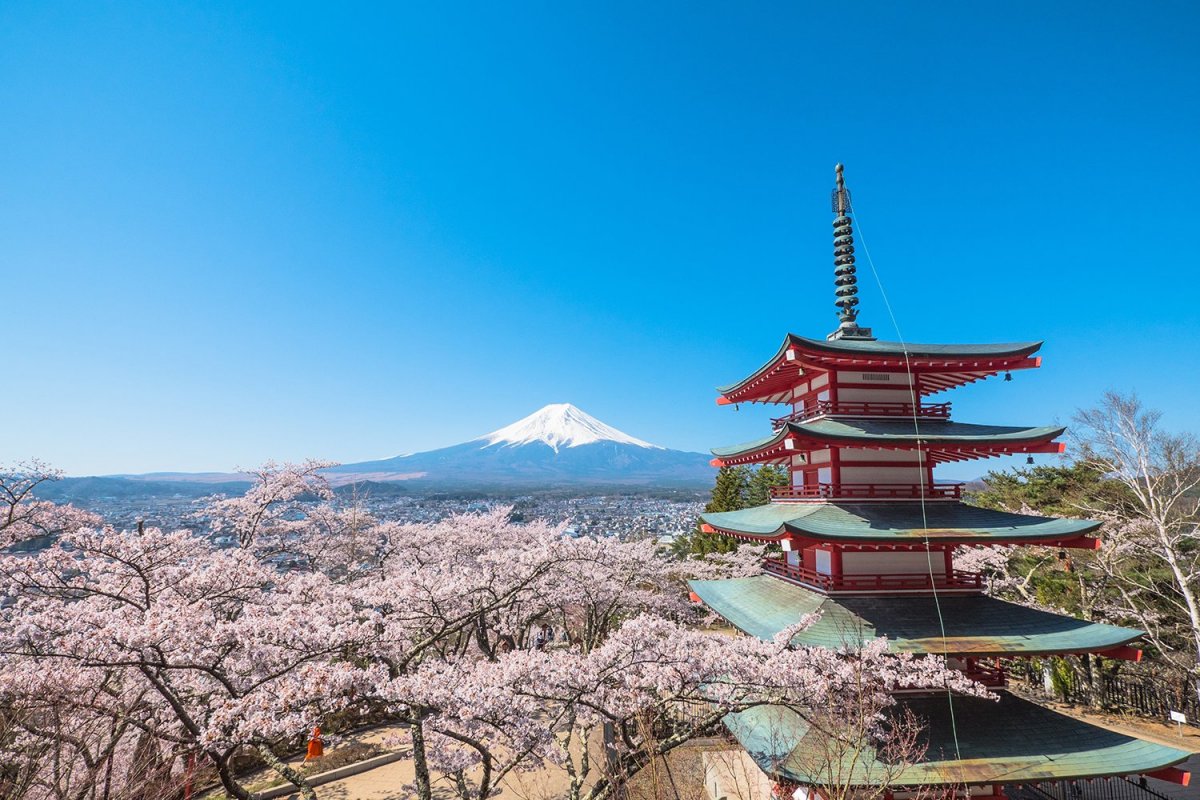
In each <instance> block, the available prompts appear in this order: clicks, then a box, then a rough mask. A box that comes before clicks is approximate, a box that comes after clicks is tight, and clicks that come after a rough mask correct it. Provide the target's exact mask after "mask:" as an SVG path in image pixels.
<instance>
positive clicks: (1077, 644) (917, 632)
mask: <svg viewBox="0 0 1200 800" xmlns="http://www.w3.org/2000/svg"><path fill="white" fill-rule="evenodd" d="M688 585H689V586H690V587H691V589H692V591H694V592H695V593H696V594H697V595H699V596H700V599H701V600H703V601H704V603H705V605H707V606H708V607H709V608H711V609H712V610H713V611H715V612H717V613H718V614H720V615H721V616H722V617H724V618H725V619H726V620H728V621H729V623H730V624H731V625H733V626H734V627H736V628H738V629H739V630H742V631H745V632H746V633H748V634H750V635H751V636H756V637H758V638H759V639H768V640H769V639H772V638H774V637H775V635H776V634H777V633H779V632H780V631H781V630H783V629H784V628H786V627H788V626H789V625H793V624H795V623H796V622H799V621H800V619H801V618H802V617H803V616H804V615H806V614H811V613H813V612H820V613H821V618H820V620H818V621H817V622H816V623H814V624H813V625H811V626H809V627H808V628H806V629H805V630H803V631H801V632H800V633H799V634H798V635H797V636H796V638H795V639H794V641H795V642H796V643H797V644H804V645H815V646H819V647H831V648H838V647H841V646H843V645H858V644H860V643H862V642H864V641H869V640H871V639H875V638H877V637H880V636H886V637H887V639H888V646H889V648H890V649H891V650H893V651H895V652H908V653H937V654H941V655H970V656H1036V655H1044V654H1046V653H1094V652H1099V651H1102V650H1108V649H1109V648H1112V647H1118V646H1120V645H1123V644H1126V643H1128V642H1131V641H1133V640H1135V639H1138V638H1140V637H1141V636H1142V631H1138V630H1133V629H1132V628H1118V627H1115V626H1113V625H1102V624H1098V623H1094V622H1087V621H1086V620H1081V619H1075V618H1074V617H1068V616H1065V615H1062V614H1051V613H1048V612H1046V611H1038V610H1037V609H1034V608H1027V607H1025V606H1019V605H1016V604H1014V603H1007V602H1005V601H1003V600H997V599H996V598H994V597H986V596H984V595H968V596H944V597H940V598H938V600H937V603H938V604H939V605H940V606H941V614H942V620H943V622H944V624H945V626H946V637H945V639H943V638H942V631H941V628H940V627H939V625H938V609H937V607H935V605H934V599H933V598H932V597H914V596H904V595H901V596H892V597H877V596H858V597H847V596H841V597H837V598H832V597H829V596H827V595H823V594H820V593H819V592H814V591H811V590H809V589H805V588H804V587H802V586H797V585H796V584H794V583H789V582H787V581H784V580H781V579H779V578H775V577H772V576H769V575H759V576H757V577H753V578H735V579H732V580H722V581H691V582H690V583H689V584H688Z"/></svg>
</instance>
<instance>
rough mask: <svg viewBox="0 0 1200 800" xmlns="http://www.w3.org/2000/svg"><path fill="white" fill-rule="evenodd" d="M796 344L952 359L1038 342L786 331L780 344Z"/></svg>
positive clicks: (1033, 347)
mask: <svg viewBox="0 0 1200 800" xmlns="http://www.w3.org/2000/svg"><path fill="white" fill-rule="evenodd" d="M788 345H797V346H799V347H802V348H804V349H805V350H822V351H824V352H827V353H833V354H835V355H862V354H872V355H896V356H903V355H904V354H905V352H907V353H908V357H909V358H922V357H929V358H936V359H939V360H941V359H946V360H953V359H954V357H955V356H962V357H963V358H1005V357H1010V358H1011V357H1014V356H1027V355H1029V354H1031V353H1036V352H1037V351H1038V349H1039V348H1040V347H1041V346H1042V343H1041V342H1005V343H1001V344H916V343H912V342H907V343H906V342H883V341H879V340H878V339H809V338H808V337H806V336H797V335H796V334H794V333H789V334H788V336H787V339H786V340H785V341H784V345H783V347H782V348H781V349H782V350H786V349H787V347H788Z"/></svg>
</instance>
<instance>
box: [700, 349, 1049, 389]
mask: <svg viewBox="0 0 1200 800" xmlns="http://www.w3.org/2000/svg"><path fill="white" fill-rule="evenodd" d="M1041 346H1042V343H1041V342H1008V343H1004V344H915V343H905V342H883V341H878V340H876V339H832V340H825V339H809V338H807V337H804V336H797V335H796V334H794V333H789V334H788V335H787V337H786V338H785V339H784V340H783V345H782V346H781V347H780V348H779V351H778V352H776V353H775V355H774V356H772V357H771V359H770V360H769V361H767V363H765V364H763V365H762V366H761V367H759V368H758V369H757V370H755V371H754V373H753V374H751V375H750V376H749V377H747V378H744V379H742V380H740V381H737V382H736V383H731V384H729V385H728V386H720V387H717V392H718V393H719V394H720V395H721V397H720V398H719V399H718V401H717V402H719V403H720V402H724V403H751V402H767V403H769V402H787V401H788V400H790V398H788V397H784V396H781V395H785V394H786V393H787V391H788V390H790V389H791V387H792V386H793V385H794V384H795V383H796V372H795V370H794V369H792V368H794V367H797V366H800V367H811V368H815V369H822V370H832V369H838V368H841V369H854V368H862V367H874V368H880V369H882V368H892V369H903V370H909V369H911V370H912V371H913V372H914V373H916V374H917V387H918V389H919V391H920V393H921V394H922V395H926V394H932V393H934V392H940V391H943V390H945V389H949V388H952V387H954V386H961V385H963V384H965V383H971V382H972V381H977V380H980V379H981V378H986V377H988V376H989V375H995V374H996V373H998V372H1003V371H1006V370H1013V369H1025V368H1028V367H1036V366H1038V363H1039V362H1038V359H1032V358H1030V356H1031V355H1032V354H1033V353H1035V352H1037V351H1038V349H1039V348H1040V347H1041ZM906 353H907V357H906Z"/></svg>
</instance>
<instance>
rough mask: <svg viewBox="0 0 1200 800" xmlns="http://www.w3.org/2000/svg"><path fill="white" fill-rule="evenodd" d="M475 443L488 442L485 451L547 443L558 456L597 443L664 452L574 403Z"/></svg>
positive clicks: (547, 410)
mask: <svg viewBox="0 0 1200 800" xmlns="http://www.w3.org/2000/svg"><path fill="white" fill-rule="evenodd" d="M475 441H479V442H487V444H485V445H484V447H491V446H492V445H494V444H500V445H504V446H505V447H517V446H519V445H523V444H533V443H534V442H543V443H544V444H547V445H549V446H550V447H552V448H554V451H555V452H558V449H559V448H560V447H578V446H579V445H581V444H593V443H594V442H617V443H619V444H631V445H635V446H636V447H647V448H650V449H652V450H662V449H664V448H662V447H659V446H658V445H656V444H650V443H649V442H643V441H642V440H641V439H635V438H633V437H632V436H630V435H629V434H627V433H622V432H621V431H619V430H617V429H616V428H613V427H611V426H609V425H605V424H604V423H603V422H601V421H600V420H598V419H596V418H595V417H593V416H592V415H590V414H587V413H585V412H583V411H580V410H579V409H578V408H576V407H575V406H573V405H571V404H570V403H552V404H550V405H548V406H546V407H545V408H541V409H539V410H537V411H535V412H533V413H532V414H530V415H529V416H528V417H525V418H524V419H519V420H517V421H516V422H514V423H513V424H512V425H508V426H506V427H503V428H501V429H500V430H498V431H492V432H491V433H489V434H487V435H485V436H480V437H479V438H478V439H476V440H475Z"/></svg>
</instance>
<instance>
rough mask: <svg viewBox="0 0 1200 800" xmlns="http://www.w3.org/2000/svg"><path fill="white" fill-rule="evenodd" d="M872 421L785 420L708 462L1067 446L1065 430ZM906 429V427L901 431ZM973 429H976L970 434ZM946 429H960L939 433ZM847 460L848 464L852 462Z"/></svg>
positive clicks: (716, 452)
mask: <svg viewBox="0 0 1200 800" xmlns="http://www.w3.org/2000/svg"><path fill="white" fill-rule="evenodd" d="M864 424H865V423H864ZM873 424H874V426H875V427H877V428H879V429H880V430H879V431H871V430H863V429H862V428H861V427H859V428H856V427H855V426H854V425H850V424H847V423H844V422H838V421H834V420H828V419H818V420H813V421H809V422H789V423H787V424H785V425H783V426H782V427H780V429H779V430H778V431H777V432H776V433H774V434H773V435H771V436H768V437H765V438H762V439H755V440H754V441H750V442H743V443H741V444H736V445H731V446H729V447H717V448H713V449H712V450H711V451H710V452H711V453H712V454H713V456H715V458H714V459H713V461H712V464H713V466H715V467H723V466H734V465H738V464H752V463H764V462H766V463H771V462H776V461H785V460H786V459H787V458H788V456H790V455H792V454H793V453H803V452H808V451H812V450H823V449H825V448H826V447H831V446H847V445H853V446H859V447H868V448H882V449H892V450H915V449H917V448H918V447H920V448H921V449H922V450H923V451H925V452H926V453H927V455H928V457H929V459H930V460H931V461H932V462H933V463H944V462H948V461H968V460H971V459H976V458H987V457H990V456H998V455H1011V454H1014V453H1062V452H1063V451H1064V450H1065V449H1066V445H1064V444H1062V443H1061V442H1055V441H1054V439H1055V438H1057V437H1058V436H1060V435H1062V433H1063V432H1064V431H1065V430H1066V428H1053V427H1037V428H998V427H994V426H993V427H989V426H970V425H963V424H960V423H941V422H936V423H935V422H926V423H924V424H922V425H921V426H920V427H918V428H917V430H918V431H919V433H915V432H912V431H911V428H912V423H911V422H909V421H908V420H902V419H898V420H888V421H880V420H877V421H875V422H874V423H873ZM951 426H953V427H951ZM905 428H909V429H910V430H909V431H908V432H902V431H904V429H905ZM976 428H978V430H979V432H974V430H975V429H976ZM944 430H950V431H961V432H957V433H955V432H951V433H943V432H941V431H944ZM880 431H882V432H880ZM846 464H847V465H851V466H852V464H851V463H850V462H846Z"/></svg>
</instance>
